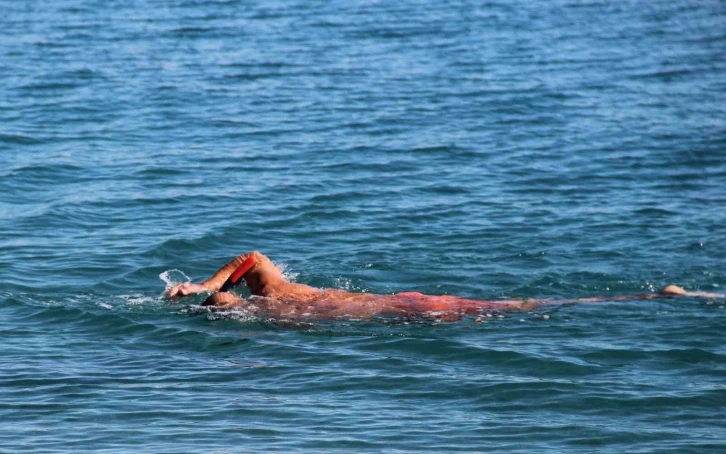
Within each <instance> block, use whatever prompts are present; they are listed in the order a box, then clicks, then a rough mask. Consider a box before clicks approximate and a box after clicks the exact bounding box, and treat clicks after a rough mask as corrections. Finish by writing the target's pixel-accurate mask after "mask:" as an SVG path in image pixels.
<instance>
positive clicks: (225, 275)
mask: <svg viewBox="0 0 726 454" xmlns="http://www.w3.org/2000/svg"><path fill="white" fill-rule="evenodd" d="M249 255H250V254H240V255H238V256H237V257H235V258H233V259H232V260H230V261H229V263H227V264H226V265H224V266H223V267H222V268H220V269H219V270H218V271H217V272H216V273H214V275H213V276H212V277H210V278H209V279H207V280H206V281H203V282H202V283H201V285H202V286H204V287H205V288H206V289H208V290H211V291H213V292H216V291H219V289H221V288H222V286H223V285H224V283H225V282H227V279H229V277H230V276H231V275H232V273H234V270H236V269H237V267H239V266H240V265H241V264H242V262H244V261H245V259H246V258H247V257H248V256H249Z"/></svg>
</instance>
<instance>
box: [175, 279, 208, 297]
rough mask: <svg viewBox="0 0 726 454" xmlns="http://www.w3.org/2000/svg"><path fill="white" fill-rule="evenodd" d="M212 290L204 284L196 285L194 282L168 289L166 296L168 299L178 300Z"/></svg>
mask: <svg viewBox="0 0 726 454" xmlns="http://www.w3.org/2000/svg"><path fill="white" fill-rule="evenodd" d="M209 291H210V289H208V288H207V287H205V286H204V285H202V284H195V283H193V282H185V283H183V284H178V285H175V286H173V287H171V288H169V289H167V291H166V292H164V296H166V297H167V298H177V297H180V296H187V295H195V294H197V293H203V292H209Z"/></svg>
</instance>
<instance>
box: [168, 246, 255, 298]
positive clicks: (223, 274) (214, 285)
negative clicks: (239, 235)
mask: <svg viewBox="0 0 726 454" xmlns="http://www.w3.org/2000/svg"><path fill="white" fill-rule="evenodd" d="M248 256H249V254H240V255H238V256H237V257H235V258H233V259H232V260H231V261H230V262H229V263H227V264H226V265H224V266H223V267H222V268H220V269H219V270H218V271H217V272H216V273H214V275H213V276H212V277H210V278H209V279H207V280H206V281H202V282H201V283H199V284H195V283H193V282H185V283H184V284H179V285H175V286H174V287H172V288H170V289H169V290H167V291H166V296H167V297H169V298H174V297H177V296H187V295H194V294H197V293H203V292H216V291H219V289H221V288H222V285H224V283H225V282H227V279H229V276H230V275H231V274H232V273H233V272H234V270H235V269H237V267H238V266H239V265H240V264H241V263H242V262H243V261H244V260H245V259H246V258H247V257H248Z"/></svg>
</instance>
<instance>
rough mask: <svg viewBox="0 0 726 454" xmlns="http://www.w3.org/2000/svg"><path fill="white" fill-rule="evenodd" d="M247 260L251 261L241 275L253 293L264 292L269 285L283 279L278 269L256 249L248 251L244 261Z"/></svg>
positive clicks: (259, 293)
mask: <svg viewBox="0 0 726 454" xmlns="http://www.w3.org/2000/svg"><path fill="white" fill-rule="evenodd" d="M248 260H250V261H251V262H253V263H252V264H251V267H250V268H249V269H248V270H246V271H245V272H244V274H243V275H242V276H241V277H242V278H243V279H244V280H245V283H246V284H247V287H249V289H250V291H251V292H252V293H253V294H254V295H261V294H263V293H265V290H269V288H268V287H269V286H272V285H275V284H278V283H280V282H284V281H285V277H284V276H283V275H282V273H281V272H280V270H279V269H278V268H277V267H276V266H275V264H274V263H272V260H270V259H269V258H267V256H265V255H264V254H261V253H260V252H257V251H254V252H250V253H249V254H248V255H247V258H246V259H245V262H247V261H248ZM243 264H244V262H243Z"/></svg>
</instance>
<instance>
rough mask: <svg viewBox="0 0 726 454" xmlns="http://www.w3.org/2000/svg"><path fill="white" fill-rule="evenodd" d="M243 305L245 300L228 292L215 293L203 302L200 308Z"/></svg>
mask: <svg viewBox="0 0 726 454" xmlns="http://www.w3.org/2000/svg"><path fill="white" fill-rule="evenodd" d="M244 303H245V300H244V299H242V298H240V297H239V296H237V295H235V294H234V293H230V292H217V293H215V294H213V295H210V296H209V297H208V298H207V299H205V300H204V302H203V303H202V306H218V307H236V306H241V305H242V304H244Z"/></svg>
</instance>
